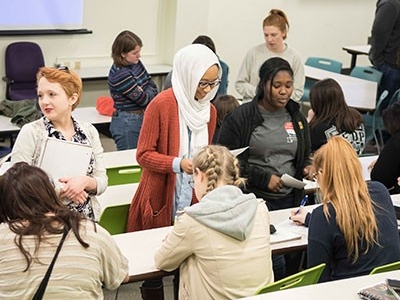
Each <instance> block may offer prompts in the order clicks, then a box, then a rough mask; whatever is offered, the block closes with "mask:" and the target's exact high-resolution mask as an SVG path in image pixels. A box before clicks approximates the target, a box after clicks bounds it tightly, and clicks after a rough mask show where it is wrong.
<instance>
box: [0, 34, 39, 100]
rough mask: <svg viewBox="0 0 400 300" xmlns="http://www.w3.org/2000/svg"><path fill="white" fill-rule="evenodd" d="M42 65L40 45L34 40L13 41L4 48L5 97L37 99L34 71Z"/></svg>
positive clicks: (11, 98) (10, 98)
mask: <svg viewBox="0 0 400 300" xmlns="http://www.w3.org/2000/svg"><path fill="white" fill-rule="evenodd" d="M43 66H44V57H43V53H42V50H41V48H40V46H39V45H38V44H36V43H34V42H15V43H11V44H9V45H8V46H7V48H6V53H5V72H6V75H5V76H4V77H3V81H5V82H6V88H7V90H6V98H7V99H9V100H24V99H37V92H36V73H37V72H38V71H39V68H40V67H43Z"/></svg>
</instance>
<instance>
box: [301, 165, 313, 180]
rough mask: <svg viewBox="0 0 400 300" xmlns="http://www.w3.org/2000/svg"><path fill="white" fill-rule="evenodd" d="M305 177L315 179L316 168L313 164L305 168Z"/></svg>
mask: <svg viewBox="0 0 400 300" xmlns="http://www.w3.org/2000/svg"><path fill="white" fill-rule="evenodd" d="M303 174H304V177H305V178H307V179H308V180H314V178H313V175H314V174H315V169H314V167H313V166H312V165H309V166H307V167H305V168H304V170H303Z"/></svg>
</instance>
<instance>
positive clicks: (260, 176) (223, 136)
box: [218, 98, 311, 204]
mask: <svg viewBox="0 0 400 300" xmlns="http://www.w3.org/2000/svg"><path fill="white" fill-rule="evenodd" d="M286 109H287V111H288V112H289V114H290V116H291V117H292V122H293V126H294V130H295V132H296V136H297V140H298V143H297V151H296V158H295V162H294V163H295V167H296V174H295V176H294V177H295V178H297V179H299V180H302V179H303V169H304V167H306V166H308V165H310V164H311V159H310V148H311V142H310V131H309V127H308V122H307V119H306V117H305V116H304V115H303V114H302V113H301V111H300V106H299V104H298V103H296V102H295V101H293V100H289V102H288V103H287V104H286ZM263 122H264V119H263V117H262V115H261V112H260V110H259V108H258V104H257V99H255V98H254V99H253V101H251V102H248V103H245V104H242V105H241V106H239V107H238V108H236V109H235V110H234V111H233V112H232V113H231V114H229V115H227V116H226V117H225V118H224V121H223V122H222V126H221V128H220V131H219V135H218V144H220V145H223V146H226V147H227V148H229V149H237V148H243V147H247V146H249V142H250V138H251V135H252V133H253V131H254V129H255V128H256V127H258V126H260V125H261V124H262V123H263ZM238 159H239V163H240V173H241V176H243V177H246V178H247V179H248V181H247V189H248V191H249V192H253V193H255V194H256V196H257V197H259V195H258V193H257V189H258V190H265V189H266V186H267V185H268V183H269V181H270V179H271V175H272V174H271V173H268V172H266V171H265V170H264V169H263V168H257V166H250V165H249V163H248V159H249V150H246V151H244V152H243V153H242V154H241V155H239V156H238ZM303 196H304V189H294V197H295V202H296V203H297V204H300V201H301V199H302V198H303ZM264 200H266V199H264Z"/></svg>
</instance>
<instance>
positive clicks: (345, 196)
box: [313, 136, 379, 262]
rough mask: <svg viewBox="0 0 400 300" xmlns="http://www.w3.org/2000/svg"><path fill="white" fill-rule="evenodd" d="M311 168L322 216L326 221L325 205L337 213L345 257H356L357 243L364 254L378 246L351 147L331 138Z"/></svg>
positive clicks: (370, 204) (371, 212) (370, 205)
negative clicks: (319, 193)
mask: <svg viewBox="0 0 400 300" xmlns="http://www.w3.org/2000/svg"><path fill="white" fill-rule="evenodd" d="M313 163H314V168H315V170H316V171H317V172H318V173H317V174H318V175H317V176H318V177H317V180H318V184H319V187H320V189H321V193H322V195H323V196H322V203H323V206H324V207H323V209H324V214H325V216H326V218H327V219H329V216H330V215H329V210H328V203H330V204H331V205H332V206H333V208H334V209H335V211H336V222H337V224H338V226H339V228H340V230H341V231H342V232H343V235H344V238H345V240H346V246H347V254H348V257H349V258H350V257H352V258H353V262H355V261H356V260H357V259H358V256H359V254H360V253H359V252H360V249H359V242H360V241H362V240H364V241H365V243H366V249H365V252H368V250H369V248H370V247H371V246H372V245H373V244H377V243H378V242H377V241H378V233H379V232H378V225H377V222H376V218H375V214H374V210H373V206H374V205H375V203H374V202H373V201H372V199H371V197H370V195H369V192H368V187H367V183H366V182H365V180H364V178H363V175H362V168H361V163H360V161H359V159H358V157H357V154H356V152H355V151H354V149H353V147H352V146H351V144H350V143H349V142H348V141H347V140H346V139H344V138H343V137H341V136H334V137H331V138H330V139H329V140H328V142H327V143H326V144H325V145H323V146H322V147H321V148H320V149H319V150H317V152H316V153H315V155H314V162H313Z"/></svg>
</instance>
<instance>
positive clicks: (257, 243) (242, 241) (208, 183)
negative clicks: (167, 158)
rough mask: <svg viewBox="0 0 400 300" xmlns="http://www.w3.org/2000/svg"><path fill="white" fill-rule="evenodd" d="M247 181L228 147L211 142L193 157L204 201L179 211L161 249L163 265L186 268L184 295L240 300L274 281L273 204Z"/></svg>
mask: <svg viewBox="0 0 400 300" xmlns="http://www.w3.org/2000/svg"><path fill="white" fill-rule="evenodd" d="M243 184H244V179H243V178H241V177H239V165H238V160H237V159H236V158H235V157H234V156H233V155H232V154H231V153H230V152H229V151H228V149H227V148H225V147H223V146H217V145H211V146H206V147H203V148H202V149H201V150H200V151H199V152H198V153H197V154H196V155H195V157H194V158H193V186H194V189H195V193H196V196H197V198H198V199H199V201H200V202H199V203H197V204H194V205H192V206H191V207H187V208H185V209H184V210H183V211H182V212H181V213H180V214H179V215H178V216H177V219H176V222H175V225H174V228H173V230H172V232H171V233H170V234H169V235H168V237H167V238H166V239H165V240H164V242H163V245H162V247H161V248H160V249H159V250H158V251H157V252H156V254H155V264H156V266H157V268H160V269H162V270H166V271H172V270H175V269H176V268H178V267H179V268H180V270H179V271H180V283H179V299H198V298H199V297H200V298H202V299H237V298H242V297H246V296H251V295H254V293H255V292H256V291H257V289H258V288H260V287H261V286H263V285H265V284H267V283H270V282H272V281H273V272H272V262H271V248H270V244H269V235H270V233H269V215H268V209H267V208H266V206H265V204H264V201H263V200H262V199H257V198H256V197H255V195H254V194H243V193H242V191H241V189H240V188H239V187H240V186H242V185H243ZM233 262H234V263H233Z"/></svg>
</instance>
